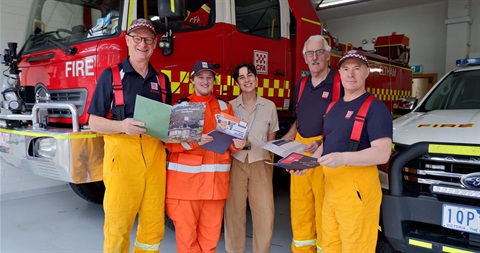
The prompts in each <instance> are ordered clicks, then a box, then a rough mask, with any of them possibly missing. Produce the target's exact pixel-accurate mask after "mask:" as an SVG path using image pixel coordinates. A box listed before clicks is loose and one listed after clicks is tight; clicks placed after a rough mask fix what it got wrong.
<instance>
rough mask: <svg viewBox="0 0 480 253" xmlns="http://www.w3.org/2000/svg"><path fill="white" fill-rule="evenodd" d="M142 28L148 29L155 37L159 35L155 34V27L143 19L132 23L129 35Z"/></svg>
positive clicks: (128, 31)
mask: <svg viewBox="0 0 480 253" xmlns="http://www.w3.org/2000/svg"><path fill="white" fill-rule="evenodd" d="M140 28H146V29H148V30H150V31H152V32H153V35H155V36H156V35H157V33H156V32H155V27H153V24H152V22H151V21H150V20H146V19H143V18H139V19H135V20H133V21H132V23H131V24H130V27H128V30H127V34H130V33H131V32H133V31H135V30H137V29H140Z"/></svg>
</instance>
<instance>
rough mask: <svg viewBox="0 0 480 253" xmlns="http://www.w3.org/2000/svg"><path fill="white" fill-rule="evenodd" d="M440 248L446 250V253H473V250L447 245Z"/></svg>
mask: <svg viewBox="0 0 480 253" xmlns="http://www.w3.org/2000/svg"><path fill="white" fill-rule="evenodd" d="M442 250H443V252H447V253H475V251H470V250H461V249H456V248H452V247H447V246H443V247H442Z"/></svg>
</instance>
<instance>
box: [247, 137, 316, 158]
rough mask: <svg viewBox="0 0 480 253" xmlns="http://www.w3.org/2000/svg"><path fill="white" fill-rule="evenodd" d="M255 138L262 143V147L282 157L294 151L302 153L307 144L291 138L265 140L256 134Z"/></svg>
mask: <svg viewBox="0 0 480 253" xmlns="http://www.w3.org/2000/svg"><path fill="white" fill-rule="evenodd" d="M253 138H254V139H255V140H256V141H257V142H258V144H260V146H262V148H264V149H266V150H268V151H270V152H272V153H274V154H276V155H279V156H281V157H286V156H288V155H289V154H291V153H293V152H296V153H302V152H303V149H304V148H305V146H307V145H305V144H304V143H301V142H298V141H295V140H291V139H279V140H273V141H269V142H264V141H262V140H261V139H259V138H257V137H255V136H253Z"/></svg>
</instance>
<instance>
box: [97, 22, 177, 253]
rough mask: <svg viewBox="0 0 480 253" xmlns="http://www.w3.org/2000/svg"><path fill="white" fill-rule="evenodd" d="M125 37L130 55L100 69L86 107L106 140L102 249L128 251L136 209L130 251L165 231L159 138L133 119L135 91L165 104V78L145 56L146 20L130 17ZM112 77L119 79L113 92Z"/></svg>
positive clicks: (150, 35) (148, 51)
mask: <svg viewBox="0 0 480 253" xmlns="http://www.w3.org/2000/svg"><path fill="white" fill-rule="evenodd" d="M125 39H126V43H127V45H128V49H129V52H130V56H129V57H127V58H126V59H125V60H124V61H122V62H121V63H120V64H118V65H116V66H115V65H114V66H112V68H107V69H105V70H104V71H103V72H102V74H101V75H100V78H99V79H98V82H97V86H96V88H95V92H94V94H93V97H92V102H91V104H90V107H89V109H88V113H89V114H90V119H89V126H90V129H91V130H92V131H95V132H98V133H102V134H104V135H103V136H104V141H105V157H104V161H103V182H104V183H105V188H106V190H105V197H104V200H103V207H104V210H105V225H104V235H105V240H104V252H129V251H130V232H131V230H132V227H133V224H134V222H135V218H136V217H137V214H138V227H137V236H136V240H135V244H134V252H159V250H160V243H161V241H162V239H163V235H164V232H165V229H164V226H165V223H164V213H165V211H164V205H165V180H166V152H165V147H164V144H163V143H162V142H161V141H160V140H158V139H155V138H153V137H151V136H148V135H145V134H144V133H145V131H146V129H145V124H144V123H143V122H140V121H136V120H134V119H133V112H134V109H135V108H134V107H135V98H136V96H137V95H141V96H144V97H147V98H150V99H154V100H157V101H159V102H163V103H167V104H170V103H171V89H170V82H169V80H168V77H166V76H165V75H163V74H162V73H158V72H157V71H156V70H155V69H154V68H153V67H152V65H151V64H150V62H149V61H150V57H151V56H152V54H153V50H154V49H155V46H156V44H157V39H156V32H155V28H154V27H153V25H152V23H151V22H150V21H148V20H145V19H137V20H134V21H132V24H131V25H130V27H129V28H128V30H127V35H126V37H125ZM115 79H118V80H120V83H121V85H118V86H119V87H120V88H119V89H116V90H115V94H114V92H113V83H114V82H115V81H118V80H115ZM114 80H115V81H114ZM115 83H117V82H115ZM122 100H123V101H124V102H123V103H122V102H121V101H122ZM152 117H155V115H152Z"/></svg>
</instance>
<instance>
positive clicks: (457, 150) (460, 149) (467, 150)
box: [428, 144, 480, 156]
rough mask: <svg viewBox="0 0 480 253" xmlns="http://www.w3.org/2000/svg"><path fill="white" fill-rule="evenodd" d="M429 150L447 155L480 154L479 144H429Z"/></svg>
mask: <svg viewBox="0 0 480 253" xmlns="http://www.w3.org/2000/svg"><path fill="white" fill-rule="evenodd" d="M428 152H429V153H435V154H447V155H471V156H480V147H478V146H460V145H442V144H429V145H428Z"/></svg>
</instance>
